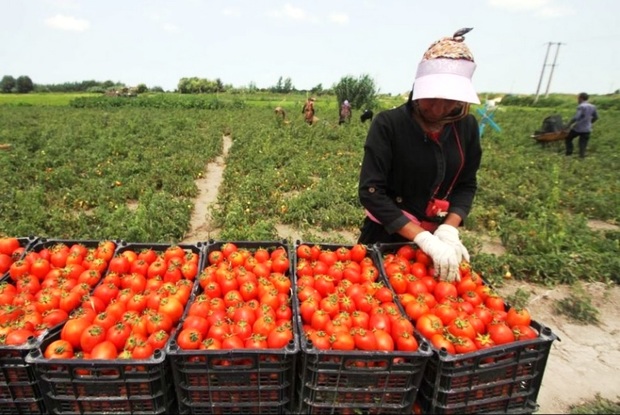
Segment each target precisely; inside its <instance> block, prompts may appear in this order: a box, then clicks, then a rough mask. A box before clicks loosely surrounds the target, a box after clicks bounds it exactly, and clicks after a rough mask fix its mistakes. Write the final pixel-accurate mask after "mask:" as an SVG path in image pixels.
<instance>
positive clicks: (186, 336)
mask: <svg viewBox="0 0 620 415" xmlns="http://www.w3.org/2000/svg"><path fill="white" fill-rule="evenodd" d="M201 342H202V334H200V331H198V330H197V329H193V328H187V329H181V331H180V332H179V335H178V336H177V344H178V345H179V347H180V348H181V349H183V350H197V349H198V348H199V347H200V343H201Z"/></svg>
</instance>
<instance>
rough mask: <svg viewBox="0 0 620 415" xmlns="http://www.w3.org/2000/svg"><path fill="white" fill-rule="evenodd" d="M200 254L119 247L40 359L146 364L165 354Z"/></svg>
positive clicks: (187, 250)
mask: <svg viewBox="0 0 620 415" xmlns="http://www.w3.org/2000/svg"><path fill="white" fill-rule="evenodd" d="M199 261H200V251H199V250H198V249H196V250H193V249H190V248H183V247H181V246H179V245H171V246H167V247H162V248H161V249H159V247H155V248H154V247H149V246H147V247H144V246H142V247H141V248H136V249H132V248H131V245H128V246H127V247H123V250H122V251H120V252H117V253H116V254H115V255H114V256H113V257H111V258H110V259H109V266H108V269H107V272H106V273H105V275H104V276H103V277H102V278H101V282H100V283H99V284H97V285H96V286H95V287H94V288H93V289H92V291H90V292H89V293H82V296H81V299H80V301H79V304H80V306H79V308H77V309H76V310H75V311H74V312H73V313H72V314H71V317H70V318H69V320H67V322H66V323H65V324H64V326H63V327H62V330H61V331H60V334H59V337H58V338H56V339H55V340H53V341H51V342H50V343H49V344H48V346H47V347H46V348H45V350H44V356H45V357H46V358H48V359H54V358H64V359H69V358H80V359H106V360H111V359H148V358H150V357H152V355H153V353H154V352H155V350H158V349H159V350H161V349H164V348H165V346H166V344H167V342H168V339H169V338H170V335H171V333H172V331H173V329H174V328H176V325H177V324H178V322H179V320H180V319H181V316H182V315H183V313H184V310H185V306H186V304H187V302H188V301H189V298H190V296H191V294H192V291H193V287H194V282H195V278H196V276H197V274H198V267H199Z"/></svg>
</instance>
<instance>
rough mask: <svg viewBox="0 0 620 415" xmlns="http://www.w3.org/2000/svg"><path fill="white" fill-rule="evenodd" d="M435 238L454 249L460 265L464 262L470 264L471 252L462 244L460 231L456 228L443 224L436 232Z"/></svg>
mask: <svg viewBox="0 0 620 415" xmlns="http://www.w3.org/2000/svg"><path fill="white" fill-rule="evenodd" d="M435 236H436V237H437V238H439V240H440V241H442V242H444V243H446V244H448V245H450V246H451V247H452V248H453V249H454V251H455V252H456V255H457V260H458V262H459V264H460V263H461V262H462V261H465V262H469V252H468V251H467V248H465V246H464V245H463V243H462V242H461V239H460V237H459V230H458V229H456V228H455V227H454V226H450V225H446V224H442V225H439V227H438V228H437V230H436V231H435Z"/></svg>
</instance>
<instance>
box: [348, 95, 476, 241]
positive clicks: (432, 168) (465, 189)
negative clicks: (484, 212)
mask: <svg viewBox="0 0 620 415" xmlns="http://www.w3.org/2000/svg"><path fill="white" fill-rule="evenodd" d="M411 105H412V104H411V101H409V102H408V103H406V104H403V105H401V106H399V107H397V108H394V109H391V110H387V111H383V112H381V113H380V114H378V115H377V117H376V118H375V119H374V121H373V123H372V125H371V126H370V130H369V131H368V136H367V137H366V143H365V145H364V158H363V161H362V167H361V172H360V180H359V189H358V190H359V199H360V202H361V204H362V206H363V207H364V208H365V209H367V210H368V211H369V212H370V213H371V214H372V215H373V216H374V217H375V218H376V219H378V220H379V221H380V222H381V223H382V224H383V227H384V229H385V231H386V232H387V233H388V234H393V233H395V232H396V231H397V230H398V229H400V228H402V227H403V226H404V225H405V224H406V223H407V222H408V219H407V218H406V217H405V216H404V215H403V213H402V211H401V209H403V210H406V211H407V212H409V213H411V214H413V215H414V216H415V217H416V218H418V219H419V220H427V221H433V220H436V218H428V217H426V216H425V211H426V207H427V204H428V202H429V200H430V199H431V198H432V197H433V194H434V191H435V189H437V193H436V194H435V197H436V198H439V199H445V198H446V197H447V199H448V200H449V202H450V209H449V212H454V213H456V214H458V215H459V216H461V217H462V218H463V220H465V218H466V217H467V215H468V214H469V212H470V210H471V206H472V202H473V199H474V196H475V193H476V190H477V186H478V185H477V179H476V175H477V172H478V168H479V167H480V160H481V155H482V150H481V147H480V134H479V128H478V122H477V120H476V118H475V117H474V116H473V115H471V114H468V115H467V116H465V117H464V118H462V119H460V120H458V121H455V122H453V123H450V124H447V125H446V126H445V127H444V129H443V131H442V134H441V136H440V138H439V140H438V142H435V141H434V140H432V139H430V138H429V137H428V136H427V135H426V134H425V133H424V131H423V130H422V128H421V126H420V125H419V124H418V123H417V122H416V121H415V120H414V118H413V116H412V115H411V114H412V106H411ZM459 169H460V173H458V177H456V176H457V172H458V171H459ZM455 177H456V179H455ZM453 183H454V186H453V187H452V190H451V192H450V194H449V195H448V194H447V193H448V189H449V188H450V186H451V185H452V184H453ZM365 242H368V241H365ZM373 242H389V241H373Z"/></svg>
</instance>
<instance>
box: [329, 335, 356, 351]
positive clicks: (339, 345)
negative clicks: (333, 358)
mask: <svg viewBox="0 0 620 415" xmlns="http://www.w3.org/2000/svg"><path fill="white" fill-rule="evenodd" d="M330 342H331V348H332V349H334V350H354V349H355V339H354V338H353V335H352V334H351V333H349V332H348V331H343V332H339V333H338V334H334V335H332V336H330Z"/></svg>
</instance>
